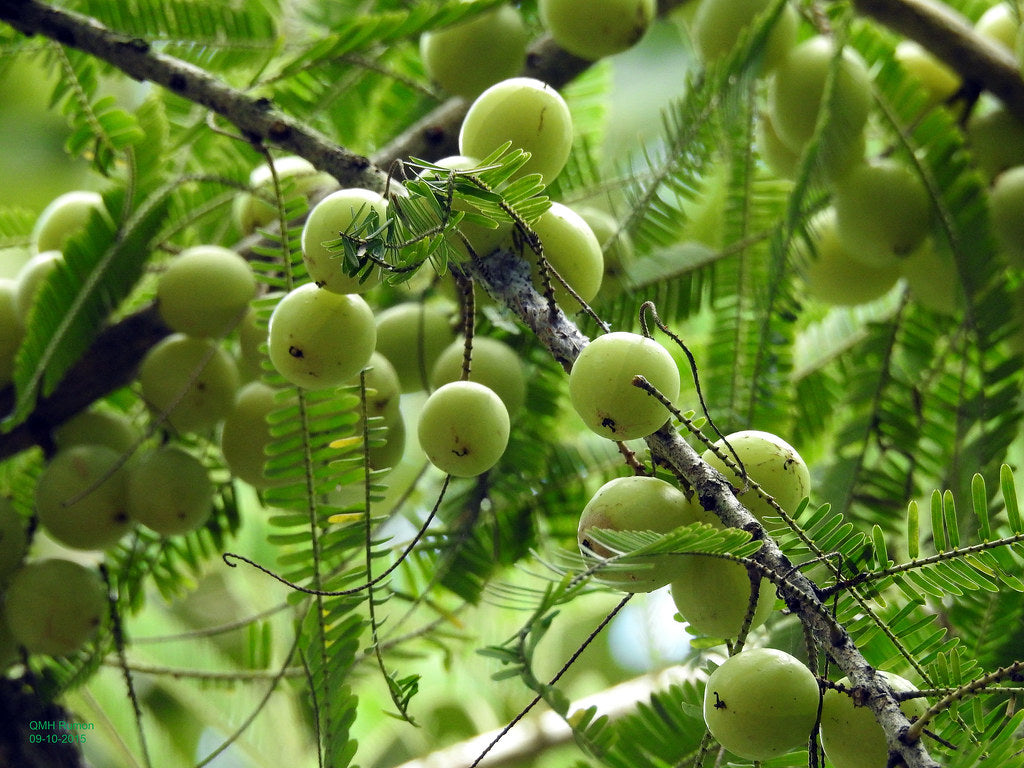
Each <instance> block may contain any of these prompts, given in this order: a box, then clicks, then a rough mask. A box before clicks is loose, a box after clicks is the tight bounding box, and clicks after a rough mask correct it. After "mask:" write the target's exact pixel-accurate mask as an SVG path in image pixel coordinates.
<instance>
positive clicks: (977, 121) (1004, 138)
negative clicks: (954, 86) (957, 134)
mask: <svg viewBox="0 0 1024 768" xmlns="http://www.w3.org/2000/svg"><path fill="white" fill-rule="evenodd" d="M964 131H965V133H966V134H967V138H968V141H969V145H970V148H971V152H972V154H973V155H974V159H975V161H976V162H977V164H978V168H980V169H981V171H982V173H984V174H985V175H986V176H987V177H988V178H989V179H995V178H996V177H997V176H998V175H999V174H1000V173H1002V172H1003V171H1005V170H1006V169H1008V168H1012V167H1013V166H1016V165H1024V123H1022V122H1021V121H1020V120H1018V119H1017V118H1016V117H1015V116H1014V115H1013V114H1012V113H1011V112H1010V110H1008V109H1007V108H1006V105H1005V104H1003V102H1001V101H998V100H997V99H996V98H995V97H993V96H991V95H989V94H987V93H983V94H982V95H981V98H979V99H978V104H977V106H976V107H975V108H974V109H973V110H972V112H971V116H970V117H969V118H968V119H967V125H966V126H965V129H964Z"/></svg>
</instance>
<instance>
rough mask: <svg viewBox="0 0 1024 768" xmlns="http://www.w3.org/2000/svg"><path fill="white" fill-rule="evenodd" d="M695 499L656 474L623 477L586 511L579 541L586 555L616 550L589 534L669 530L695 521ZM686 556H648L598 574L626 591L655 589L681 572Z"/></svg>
mask: <svg viewBox="0 0 1024 768" xmlns="http://www.w3.org/2000/svg"><path fill="white" fill-rule="evenodd" d="M689 505H690V502H689V500H688V499H687V498H686V496H685V495H684V494H683V492H682V491H680V490H679V489H678V488H676V487H675V486H674V485H671V484H669V483H666V482H665V481H664V480H660V479H658V478H656V477H619V478H616V479H614V480H611V481H609V482H607V483H605V484H604V485H602V486H601V487H600V488H599V489H598V490H597V492H596V493H595V494H594V495H593V496H592V497H591V499H590V501H588V502H587V505H586V506H585V507H584V508H583V512H582V513H581V514H580V522H579V527H578V529H577V534H576V536H577V541H578V543H579V546H580V551H581V552H582V553H583V554H584V556H588V555H591V554H596V555H598V556H600V557H609V556H611V555H612V554H613V553H612V552H611V551H609V550H608V549H607V548H605V547H603V546H601V545H600V544H598V543H597V542H596V541H594V540H592V539H591V538H590V536H589V531H590V530H591V529H593V528H606V529H610V530H613V531H654V532H655V533H668V532H669V531H671V530H674V529H675V528H678V527H680V526H682V525H689V524H690V523H691V522H694V519H693V516H692V513H691V511H690V506H689ZM684 559H685V557H682V556H676V555H651V556H650V557H644V558H642V559H641V560H640V561H639V562H637V564H636V565H635V566H634V567H631V568H628V569H623V568H619V567H616V568H608V569H606V570H603V571H601V573H600V575H599V576H598V578H599V579H600V580H601V581H602V582H604V583H606V584H608V585H609V586H613V587H615V588H617V589H622V590H625V591H626V592H651V591H653V590H655V589H658V588H659V587H663V586H665V585H666V584H668V583H669V582H670V581H671V580H672V579H673V578H675V577H676V576H677V575H678V568H677V566H678V565H679V564H680V563H681V562H682V561H683V560H684Z"/></svg>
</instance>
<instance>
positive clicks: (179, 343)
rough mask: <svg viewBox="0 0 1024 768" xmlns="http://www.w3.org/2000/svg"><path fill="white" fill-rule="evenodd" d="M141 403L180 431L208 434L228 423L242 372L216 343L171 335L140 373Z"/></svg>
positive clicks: (149, 355) (153, 351)
mask: <svg viewBox="0 0 1024 768" xmlns="http://www.w3.org/2000/svg"><path fill="white" fill-rule="evenodd" d="M139 384H140V385H141V387H142V398H143V400H145V401H146V404H147V405H148V406H149V408H150V410H151V411H152V412H153V413H154V414H157V415H163V414H166V415H167V423H168V424H170V426H171V427H172V428H173V429H174V430H176V431H177V432H203V431H205V430H209V429H212V428H213V427H214V426H216V424H217V423H218V422H220V421H221V420H223V418H224V417H225V416H226V415H227V413H228V411H230V410H231V404H232V403H233V402H234V401H235V391H236V390H237V389H238V368H237V367H236V366H235V362H234V360H232V359H231V357H230V356H229V355H228V353H227V352H225V351H224V350H223V349H222V348H221V347H220V345H219V344H217V342H215V341H212V340H210V339H196V338H193V337H191V336H186V335H185V334H182V333H172V334H171V335H170V336H167V337H166V338H164V339H162V340H161V341H160V342H158V343H157V344H156V345H155V346H154V347H153V348H152V349H150V350H149V352H147V353H146V356H145V357H144V358H143V360H142V366H141V367H140V368H139Z"/></svg>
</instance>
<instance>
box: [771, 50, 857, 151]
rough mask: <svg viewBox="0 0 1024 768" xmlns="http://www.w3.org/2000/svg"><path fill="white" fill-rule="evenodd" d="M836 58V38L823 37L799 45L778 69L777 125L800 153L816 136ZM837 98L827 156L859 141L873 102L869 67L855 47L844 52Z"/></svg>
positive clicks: (775, 86)
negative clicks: (846, 144) (816, 128)
mask: <svg viewBox="0 0 1024 768" xmlns="http://www.w3.org/2000/svg"><path fill="white" fill-rule="evenodd" d="M834 55H835V47H834V43H833V42H832V40H831V39H830V38H828V37H824V36H821V35H819V36H816V37H812V38H809V39H807V40H805V41H803V42H802V43H800V44H798V45H797V46H796V47H794V48H793V49H792V50H790V51H789V53H788V54H787V55H786V57H785V58H784V59H783V60H782V61H781V62H779V64H778V66H777V67H776V70H775V77H774V80H773V84H772V91H771V95H770V101H769V109H770V111H771V119H772V124H773V125H774V126H775V130H776V131H777V132H778V134H779V137H780V138H781V139H782V140H783V141H784V142H785V143H786V144H787V145H788V146H789V148H790V149H792V150H794V151H796V152H802V151H803V147H804V145H805V144H806V143H807V142H808V140H810V138H811V136H812V135H813V134H814V127H815V124H816V123H817V120H818V112H819V111H820V110H821V108H822V106H823V100H824V96H825V83H826V81H827V79H828V74H829V69H830V67H831V66H832V58H833V56H834ZM833 97H834V103H835V113H834V114H833V115H832V122H831V131H830V132H829V133H828V134H827V135H826V136H824V137H823V144H824V146H823V147H822V151H825V152H827V151H828V149H829V147H830V146H838V145H839V144H842V143H844V142H851V141H854V140H855V138H856V136H857V134H859V133H860V132H861V131H862V130H863V128H864V124H865V123H866V122H867V118H868V111H869V110H870V108H871V104H872V98H871V77H870V75H869V74H868V68H867V65H866V64H865V63H864V60H863V59H862V58H861V56H860V54H858V53H857V52H856V51H854V50H853V49H852V48H850V47H846V48H844V49H843V53H842V59H841V61H840V64H839V71H838V75H837V77H836V79H835V85H834V93H833Z"/></svg>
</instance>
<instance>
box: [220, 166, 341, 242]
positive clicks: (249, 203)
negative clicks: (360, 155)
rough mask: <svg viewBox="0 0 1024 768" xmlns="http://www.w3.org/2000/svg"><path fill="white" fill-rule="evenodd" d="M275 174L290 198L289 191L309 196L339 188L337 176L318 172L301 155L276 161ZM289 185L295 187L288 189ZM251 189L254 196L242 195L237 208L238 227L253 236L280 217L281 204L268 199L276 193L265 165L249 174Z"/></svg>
mask: <svg viewBox="0 0 1024 768" xmlns="http://www.w3.org/2000/svg"><path fill="white" fill-rule="evenodd" d="M274 171H275V172H276V173H277V178H278V180H279V182H280V184H281V187H282V193H285V195H286V197H287V195H288V190H289V189H290V190H291V191H292V193H293V194H296V195H309V194H310V193H311V192H313V191H315V190H318V189H330V188H332V187H337V186H338V182H337V181H336V180H335V178H334V177H333V176H331V175H330V174H329V173H323V172H321V171H318V170H317V169H316V168H315V167H314V165H313V164H312V163H311V162H309V161H308V160H306V159H305V158H304V157H298V156H297V155H286V156H284V157H279V158H276V159H275V160H274ZM288 184H290V185H291V186H290V187H288V186H286V185H288ZM249 186H250V187H252V188H253V190H254V193H252V194H250V193H248V192H243V193H242V194H240V195H238V197H236V198H235V202H234V208H233V211H234V215H235V220H236V221H237V222H238V227H239V229H241V231H242V233H243V234H246V235H251V234H252V233H253V232H255V231H256V230H257V229H258V228H259V227H266V226H268V225H269V224H270V223H271V222H273V221H276V220H277V217H278V211H277V205H276V204H274V203H272V202H271V201H270V199H268V198H272V196H273V194H274V183H273V174H272V173H271V170H270V166H269V165H267V164H266V163H263V164H261V165H258V166H256V167H255V168H253V169H252V172H251V173H250V174H249Z"/></svg>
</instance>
